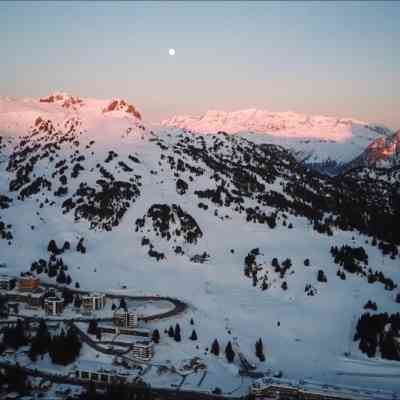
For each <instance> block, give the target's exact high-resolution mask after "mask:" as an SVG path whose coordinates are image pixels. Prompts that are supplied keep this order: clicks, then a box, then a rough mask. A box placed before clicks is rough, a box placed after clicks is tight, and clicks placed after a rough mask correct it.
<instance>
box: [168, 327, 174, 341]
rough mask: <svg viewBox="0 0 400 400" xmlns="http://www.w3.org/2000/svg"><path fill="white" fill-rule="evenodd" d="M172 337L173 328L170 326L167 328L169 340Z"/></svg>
mask: <svg viewBox="0 0 400 400" xmlns="http://www.w3.org/2000/svg"><path fill="white" fill-rule="evenodd" d="M174 335H175V332H174V328H173V327H172V325H171V326H170V327H169V329H168V336H169V337H170V338H173V337H174Z"/></svg>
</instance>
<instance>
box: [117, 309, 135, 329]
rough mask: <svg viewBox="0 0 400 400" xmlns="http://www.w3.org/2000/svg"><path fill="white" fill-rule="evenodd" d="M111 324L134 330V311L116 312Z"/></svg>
mask: <svg viewBox="0 0 400 400" xmlns="http://www.w3.org/2000/svg"><path fill="white" fill-rule="evenodd" d="M113 324H114V326H118V327H121V328H127V329H134V328H136V327H137V326H138V315H137V312H136V311H126V310H124V309H122V308H121V309H119V310H116V311H115V312H114V314H113Z"/></svg>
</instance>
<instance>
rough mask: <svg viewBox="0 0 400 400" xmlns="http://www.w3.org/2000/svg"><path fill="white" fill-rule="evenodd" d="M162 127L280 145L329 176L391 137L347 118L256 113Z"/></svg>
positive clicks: (188, 119) (180, 120)
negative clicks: (242, 137)
mask: <svg viewBox="0 0 400 400" xmlns="http://www.w3.org/2000/svg"><path fill="white" fill-rule="evenodd" d="M162 126H175V127H179V128H184V129H188V130H190V131H193V132H199V133H217V132H219V131H223V132H227V133H229V134H240V135H241V136H244V137H246V138H248V139H250V140H252V141H256V142H257V143H270V144H276V145H281V146H284V147H286V148H288V149H290V150H291V151H292V153H293V154H294V155H295V157H296V159H297V160H299V161H305V162H306V163H307V164H310V165H314V166H315V167H317V168H320V169H323V170H325V171H330V172H336V169H337V167H338V166H340V165H342V164H345V163H347V162H349V161H351V160H353V159H354V158H355V157H357V156H358V155H360V154H361V153H362V152H363V151H364V150H365V148H366V147H367V146H368V145H369V144H370V143H371V142H372V141H373V140H375V139H377V138H379V137H382V136H386V135H390V134H391V133H392V132H391V131H390V129H387V128H385V127H382V126H378V125H372V124H367V123H366V122H362V121H358V120H355V119H350V118H334V117H326V116H318V115H306V114H300V113H294V112H270V111H266V110H257V109H249V110H239V111H234V112H226V111H207V112H206V113H205V114H203V115H199V116H173V117H171V118H169V119H166V120H164V121H162Z"/></svg>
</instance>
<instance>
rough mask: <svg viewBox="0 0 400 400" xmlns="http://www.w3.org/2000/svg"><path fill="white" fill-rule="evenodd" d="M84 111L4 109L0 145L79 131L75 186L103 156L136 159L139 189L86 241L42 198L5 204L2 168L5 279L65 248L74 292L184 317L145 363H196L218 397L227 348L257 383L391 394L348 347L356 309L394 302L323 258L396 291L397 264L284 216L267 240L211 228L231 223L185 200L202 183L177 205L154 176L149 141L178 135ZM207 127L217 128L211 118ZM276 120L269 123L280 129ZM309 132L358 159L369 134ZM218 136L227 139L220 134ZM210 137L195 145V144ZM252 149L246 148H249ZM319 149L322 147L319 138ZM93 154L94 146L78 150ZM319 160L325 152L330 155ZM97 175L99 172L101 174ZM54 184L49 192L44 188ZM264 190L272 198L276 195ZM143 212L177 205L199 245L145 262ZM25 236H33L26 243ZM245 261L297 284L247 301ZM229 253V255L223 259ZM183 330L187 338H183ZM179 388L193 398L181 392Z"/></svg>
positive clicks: (386, 380) (372, 366) (382, 364)
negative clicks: (312, 290)
mask: <svg viewBox="0 0 400 400" xmlns="http://www.w3.org/2000/svg"><path fill="white" fill-rule="evenodd" d="M83 100H84V105H83V106H82V107H80V108H78V109H64V108H63V107H61V106H59V105H58V104H45V103H39V102H38V101H37V100H35V99H25V100H22V101H21V100H10V99H7V100H4V99H3V100H1V102H0V134H3V135H6V136H10V137H12V138H13V140H15V141H17V140H18V139H17V136H18V135H21V134H26V133H27V131H28V129H29V127H31V126H33V125H34V122H35V119H36V118H37V117H39V116H40V117H41V118H48V119H51V121H53V124H55V125H56V126H62V125H63V124H64V122H65V121H66V120H67V119H69V118H71V116H74V117H76V118H78V119H79V121H80V124H81V125H80V127H79V129H80V130H81V131H82V135H81V136H80V137H79V141H80V142H81V146H80V149H81V150H82V152H83V154H85V156H86V160H85V162H84V165H85V171H83V172H82V174H84V178H85V180H86V181H87V182H88V184H89V185H93V186H95V180H96V179H98V175H95V173H94V172H91V171H90V169H91V168H92V167H94V166H95V165H96V163H97V162H101V163H103V162H104V159H105V158H106V157H107V154H108V151H109V150H114V151H115V152H117V153H118V154H119V158H118V159H117V160H116V161H115V162H112V163H111V164H110V165H111V166H114V163H116V162H117V161H118V160H122V159H123V160H125V161H126V160H127V159H128V155H129V154H132V155H135V156H136V157H138V158H139V159H140V161H141V163H140V164H133V163H130V164H129V165H130V166H132V167H133V168H134V173H135V174H140V175H142V184H143V185H142V187H141V188H140V190H141V195H140V197H139V198H138V199H137V200H136V202H135V203H134V204H132V206H131V207H130V208H129V209H128V211H127V213H126V214H125V215H124V217H123V219H122V222H121V223H120V224H119V225H118V226H117V227H114V229H113V230H112V231H111V232H105V231H99V230H92V229H90V226H89V223H88V222H87V221H84V220H81V221H80V222H74V216H73V213H66V214H63V213H62V209H61V207H60V204H61V203H62V201H63V200H64V199H63V198H61V199H60V198H57V197H52V194H51V193H38V194H37V195H34V196H32V197H31V198H29V199H26V200H25V201H21V200H18V199H17V198H16V195H15V193H13V192H9V190H8V185H9V182H10V174H9V173H8V172H7V171H6V163H5V162H3V163H1V162H0V193H2V194H6V195H7V196H9V197H11V198H13V203H12V205H11V207H10V208H8V209H4V210H1V215H2V217H3V218H4V220H5V221H6V222H7V223H10V224H12V228H13V235H14V240H13V241H12V242H11V244H8V243H7V241H6V240H0V262H5V263H6V264H7V265H8V271H9V272H10V273H13V274H15V273H18V272H20V271H26V270H28V269H29V268H30V265H31V263H32V262H33V261H35V260H37V259H38V258H40V257H42V258H45V259H47V258H48V253H47V244H48V242H49V240H50V239H55V240H56V242H57V243H58V244H62V243H63V242H64V241H65V240H69V241H70V242H71V250H69V251H66V252H65V253H64V254H63V259H64V262H65V263H66V264H67V265H68V266H69V270H68V273H70V274H71V276H72V279H73V281H79V282H80V285H81V288H87V289H91V290H115V289H119V288H120V287H121V286H122V285H126V286H127V288H128V290H127V293H128V292H129V293H130V294H137V295H142V294H159V295H167V296H174V297H177V298H180V299H182V300H184V301H186V302H187V303H188V304H189V305H190V307H189V310H188V311H187V312H186V313H185V314H184V315H180V316H178V317H175V318H171V319H168V320H165V321H160V322H155V323H151V324H148V326H146V327H149V328H155V327H157V328H159V330H160V332H161V335H162V340H161V344H160V345H159V346H156V350H155V352H156V356H155V361H156V362H160V363H161V362H163V361H165V360H166V359H169V360H172V361H173V362H174V363H177V362H178V361H179V360H182V359H189V358H191V357H193V356H196V355H198V356H200V357H202V358H203V359H205V361H206V363H207V365H208V369H209V371H210V373H209V375H208V376H207V377H206V379H205V384H204V386H205V387H208V388H210V389H212V388H213V387H215V386H220V387H222V388H223V390H224V392H226V393H227V392H230V391H234V390H235V388H237V387H241V385H242V383H241V382H242V378H241V377H240V376H238V374H237V372H238V369H239V363H238V359H237V357H236V359H235V363H234V364H233V365H230V364H228V363H227V362H226V360H225V358H224V357H223V352H224V348H225V346H226V344H227V342H228V341H229V340H233V338H234V337H237V338H238V341H239V343H240V347H241V349H242V351H243V353H244V354H245V355H246V356H248V358H249V359H250V360H251V361H252V362H254V363H255V364H256V365H257V368H258V370H259V371H267V370H268V369H271V370H272V371H278V370H282V371H283V373H284V376H285V377H288V378H290V379H315V380H318V381H322V382H324V381H326V382H329V383H338V384H340V383H342V384H352V385H362V386H365V387H372V388H375V387H376V388H382V389H387V390H395V391H398V392H399V391H400V380H399V379H398V377H399V375H400V363H396V362H391V361H385V360H382V359H380V358H379V357H376V358H375V359H368V358H367V357H366V356H365V355H364V354H361V353H360V351H359V350H358V349H357V346H356V344H355V343H354V342H353V340H352V339H353V335H354V328H355V324H356V320H357V319H358V317H359V316H360V315H361V314H362V313H363V312H364V310H363V306H364V304H365V303H366V302H367V300H369V299H371V300H372V301H376V302H377V304H378V312H384V311H386V312H388V313H394V312H398V310H399V309H398V304H396V303H395V301H394V296H395V294H396V293H395V292H391V291H386V290H384V287H383V285H381V284H373V285H370V284H368V283H367V282H366V280H365V279H363V278H361V277H358V276H354V275H350V274H347V279H346V280H345V281H342V280H341V279H340V278H339V277H337V276H336V271H337V266H336V265H335V264H334V262H333V259H332V257H331V255H330V253H329V250H330V247H331V246H332V245H336V246H341V245H343V244H351V245H353V246H363V247H364V248H365V249H366V251H367V253H368V256H369V266H371V267H372V268H373V269H376V270H379V271H382V272H383V273H384V274H385V276H388V277H390V278H392V279H393V280H394V281H395V282H396V283H399V282H400V268H399V261H398V259H396V260H391V259H390V258H389V257H388V256H386V257H383V256H382V254H381V253H380V251H379V250H378V249H377V248H376V247H373V246H372V245H371V244H370V242H371V241H370V239H369V238H367V237H365V236H362V235H360V234H358V233H357V232H343V231H334V234H333V236H331V237H329V236H326V235H322V234H318V233H317V232H315V231H314V230H313V229H312V227H311V226H310V224H309V222H308V221H307V220H306V219H304V218H300V217H294V216H289V218H288V222H292V223H293V229H288V228H287V227H285V226H282V225H280V224H278V225H277V227H276V228H275V229H273V230H272V229H270V228H269V227H268V225H266V224H264V225H261V224H255V223H246V220H245V218H244V217H243V215H239V214H237V213H234V212H233V211H232V210H231V209H229V208H224V207H221V208H219V209H218V212H219V215H226V216H228V217H229V218H224V219H223V220H221V219H219V218H216V217H215V216H214V209H215V207H214V206H213V205H212V204H211V203H210V208H209V209H208V210H207V211H205V210H202V209H200V208H198V206H197V204H198V202H199V200H198V198H197V196H195V194H194V191H195V190H196V189H199V188H201V189H203V188H207V187H209V186H210V182H209V176H208V172H207V173H206V174H205V175H203V176H201V177H200V178H197V180H196V181H195V182H194V183H193V184H191V185H190V187H189V190H188V193H187V194H186V195H185V196H180V195H179V194H177V193H176V190H175V180H176V179H175V178H174V176H173V174H171V172H170V171H167V169H164V170H163V169H160V168H159V166H158V161H159V160H160V154H162V152H163V151H162V150H161V149H160V148H159V147H158V146H157V145H156V144H155V143H154V141H153V139H154V138H156V137H157V135H160V136H162V137H163V139H164V140H165V141H167V142H168V141H169V142H171V143H173V142H174V141H175V140H176V137H177V136H178V135H182V134H183V133H182V130H180V129H175V128H174V129H172V128H167V129H164V130H163V131H162V130H161V129H160V128H159V130H158V133H152V132H151V131H150V130H149V129H147V128H145V129H140V128H139V125H140V121H138V120H137V119H136V118H133V117H132V116H131V115H126V113H124V112H123V111H115V112H112V113H108V114H104V113H102V109H103V108H104V107H105V106H106V105H107V104H108V103H109V101H98V100H88V99H83ZM243 114H244V115H249V119H250V116H251V115H254V114H255V115H256V116H257V118H259V120H263V119H264V118H265V116H266V115H270V114H268V113H267V112H261V113H258V112H256V111H254V110H252V111H246V112H244V113H240V114H239V116H240V117H242V115H243ZM207 115H208V114H207ZM223 115H225V116H226V114H223ZM235 115H237V114H233V115H230V117H229V118H230V119H232V118H233V116H235ZM271 115H272V114H271ZM211 116H214V117H215V119H216V120H217V121H223V119H222V116H220V114H218V113H214V114H210V117H211ZM284 117H290V118H288V120H289V121H296V122H297V123H299V121H298V117H297V116H293V114H279V118H284ZM270 118H272V116H271V117H270ZM277 118H278V117H277ZM279 118H278V121H281V119H279ZM304 118H305V117H304ZM177 121H178V122H179V120H177ZM189 121H190V120H189ZM195 121H197V120H195ZM311 123H312V124H314V125H315V126H316V127H315V129H313V130H312V131H310V132H311V133H310V137H311V138H314V139H315V138H318V140H319V139H321V140H322V138H320V136H318V135H321V131H320V130H319V127H322V126H323V127H327V130H326V132H328V131H329V132H332V134H331V135H330V136H328V138H329V140H332V141H334V142H333V144H335V146H339V147H340V146H341V145H343V146H346V143H348V144H352V143H353V141H354V143H355V142H356V141H357V144H356V145H355V146H362V144H361V138H362V140H364V139H365V142H366V143H367V141H368V140H371V139H372V138H373V137H374V135H375V134H376V133H374V131H370V130H365V128H363V127H362V124H360V123H355V122H353V121H344V120H337V121H336V123H334V122H333V120H332V119H326V118H322V117H313V118H311V119H310V120H308V119H305V120H304V124H306V125H305V126H306V127H307V126H311V125H310V124H311ZM171 124H172V123H171ZM185 124H186V123H185ZM182 125H183V124H182ZM199 126H202V125H199ZM207 126H208V125H207ZM240 126H242V125H240ZM328 128H329V129H328ZM215 129H218V130H219V129H224V130H227V129H226V128H223V127H222V126H221V127H220V126H219V125H218V128H215ZM127 132H131V133H129V134H128V133H127ZM285 132H288V135H287V136H288V137H290V134H289V133H292V135H294V133H295V132H296V130H295V127H292V125H288V127H287V128H286V131H285ZM301 132H302V133H304V135H305V137H306V133H307V132H308V130H307V129H306V128H304V129H303V130H302V131H301ZM324 132H325V131H324ZM254 136H256V135H254ZM211 137H212V135H206V136H205V139H206V140H209V138H211ZM263 137H264V136H262V135H258V136H257V138H260V140H261V139H262V138H263ZM271 137H272V136H271ZM355 138H357V139H355ZM278 139H279V137H277V140H278ZM325 139H327V136H324V140H325ZM358 139H360V140H359V141H358ZM91 140H94V141H95V144H94V145H93V146H92V147H91V148H90V149H85V145H86V144H88V143H89V142H90V141H91ZM322 143H325V142H322ZM329 143H330V142H329ZM354 143H353V144H354ZM326 146H327V147H326V148H327V149H328V147H329V146H328V144H327V145H326ZM322 147H323V144H322ZM339 147H335V148H336V149H339ZM350 147H351V146H350ZM61 151H62V152H63V154H64V157H60V158H59V160H61V159H62V158H67V155H69V154H72V153H73V152H74V151H75V148H72V146H71V148H70V147H69V144H68V145H65V146H64V147H63V148H62V150H61ZM92 152H93V154H92ZM349 152H351V151H349ZM330 154H331V153H330ZM344 157H345V158H346V157H348V155H345V156H344ZM126 162H127V163H128V162H129V161H126ZM36 168H37V169H36V172H37V173H42V174H47V175H46V176H48V177H50V176H51V171H52V168H53V167H52V166H51V165H50V164H49V163H48V160H46V159H44V160H40V161H39V163H38V166H37V167H36ZM107 168H108V169H110V167H109V166H108V165H107ZM115 168H116V167H115ZM151 170H156V171H157V174H151V173H150V171H151ZM112 172H113V173H115V174H118V176H119V177H120V178H121V179H122V178H124V177H125V178H126V177H128V176H129V173H127V172H124V171H120V170H116V169H112ZM185 174H187V171H186V172H185V173H182V174H181V176H182V177H185ZM49 179H50V178H49ZM57 180H58V178H55V179H54V182H56V181H57ZM185 180H186V181H188V180H187V179H186V178H185ZM76 186H77V183H75V181H74V180H71V179H69V193H72V192H74V191H75V189H76ZM273 187H274V189H275V190H277V191H281V189H280V186H279V182H278V183H274V184H273ZM45 197H49V198H50V200H54V201H55V202H56V206H53V207H52V206H49V205H47V206H45V207H43V208H39V207H38V203H37V202H36V200H37V199H41V201H42V200H43V199H44V198H45ZM154 203H166V204H172V203H175V204H179V205H180V206H181V207H182V209H183V210H184V211H186V212H188V213H190V215H192V216H193V217H194V218H195V219H196V221H197V222H198V224H199V226H200V228H201V230H202V231H203V237H202V238H200V239H199V241H198V242H197V243H196V244H185V243H179V244H180V245H182V247H183V249H184V251H185V255H183V256H181V255H176V254H175V253H174V251H173V250H172V249H171V244H170V243H169V242H167V241H165V240H164V239H161V238H160V237H158V236H156V235H155V234H154V233H151V232H149V233H146V236H147V237H149V238H151V240H152V242H153V243H154V244H155V247H156V248H157V250H158V251H162V252H164V253H165V255H166V259H165V260H162V261H159V262H157V261H156V260H155V259H154V258H149V257H148V255H147V247H143V246H142V245H141V239H142V237H143V234H142V233H140V232H136V231H135V224H134V222H135V220H136V219H137V218H140V217H142V216H143V215H144V214H145V213H146V211H147V210H148V208H149V207H150V206H151V205H152V204H154ZM31 226H34V227H35V228H34V230H32V229H31V228H30V227H31ZM80 237H84V238H85V246H86V247H87V253H86V254H81V253H78V252H76V251H75V247H76V244H77V242H78V240H79V238H80ZM352 237H354V239H353V238H352ZM256 247H258V248H259V249H260V252H261V254H262V255H261V256H260V257H259V258H258V259H257V261H258V262H262V263H264V264H265V266H266V267H267V266H268V265H269V264H270V262H271V259H272V258H273V257H277V258H278V259H279V260H280V261H282V260H283V259H285V258H286V257H290V258H291V260H292V263H293V267H292V270H293V271H294V273H293V274H288V275H287V278H286V280H287V284H288V290H287V291H283V290H282V289H281V288H280V284H281V281H280V280H279V278H278V277H277V278H276V279H275V281H274V284H273V287H272V288H270V289H268V290H266V291H262V290H261V289H260V288H256V287H253V286H252V284H251V280H249V279H248V278H245V277H244V274H243V267H244V258H245V256H246V255H247V254H248V252H249V251H250V250H251V249H253V248H256ZM230 249H234V253H232V252H231V251H230ZM203 251H207V253H209V254H210V260H209V261H208V262H207V263H204V264H195V263H193V262H191V261H190V260H189V258H190V256H191V255H193V254H197V253H202V252H203ZM306 258H309V259H310V261H311V266H310V267H305V266H304V264H303V261H304V259H306ZM318 269H323V270H324V271H325V274H326V276H327V278H328V282H327V283H320V282H317V271H318ZM4 272H7V269H6V270H5V271H4ZM307 283H310V284H312V285H313V286H314V287H316V288H317V292H318V293H317V294H316V295H315V296H313V297H309V296H307V295H306V293H305V292H304V287H305V285H306V284H307ZM191 317H192V318H193V319H194V320H195V326H191V325H190V324H189V320H190V318H191ZM278 321H280V326H278V324H277V323H278ZM176 322H179V324H180V325H181V328H182V335H183V337H184V338H185V339H184V340H183V342H182V343H176V342H174V341H173V340H171V339H169V338H167V337H166V335H164V333H163V331H164V329H165V328H168V327H169V326H170V325H175V323H176ZM193 328H195V329H196V332H197V335H198V337H199V340H198V341H197V342H191V341H189V340H187V337H188V336H189V335H190V333H191V330H192V329H193ZM260 337H261V338H262V339H263V343H264V348H265V355H266V362H265V363H261V362H259V361H258V360H257V359H256V357H255V355H254V344H255V341H256V340H258V338H260ZM214 338H217V339H218V340H219V342H220V345H221V353H222V355H221V356H220V357H218V358H216V357H214V356H212V355H210V354H209V352H206V351H205V348H206V347H208V348H209V347H210V346H211V343H212V341H213V340H214ZM196 345H198V346H199V349H196V347H195V346H196ZM345 352H350V353H351V354H350V356H349V357H345V356H344V353H345ZM150 378H151V373H150V374H149V379H150ZM153 378H154V381H155V382H157V379H161V378H157V377H156V374H154V377H153ZM199 379H200V378H199V377H196V379H194V380H193V386H194V387H193V388H196V385H197V382H198V381H199ZM178 382H179V380H178ZM246 382H249V381H248V380H247V381H246ZM246 385H247V383H246ZM184 387H190V379H188V381H187V382H185V385H184ZM246 387H247V386H246ZM241 390H242V391H243V390H244V389H241Z"/></svg>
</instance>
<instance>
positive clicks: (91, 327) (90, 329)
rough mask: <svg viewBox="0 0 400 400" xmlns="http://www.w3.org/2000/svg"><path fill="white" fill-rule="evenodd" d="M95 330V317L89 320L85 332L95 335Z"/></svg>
mask: <svg viewBox="0 0 400 400" xmlns="http://www.w3.org/2000/svg"><path fill="white" fill-rule="evenodd" d="M97 331H98V328H97V321H96V320H95V319H91V320H90V322H89V326H88V330H87V333H89V334H90V335H97Z"/></svg>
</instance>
